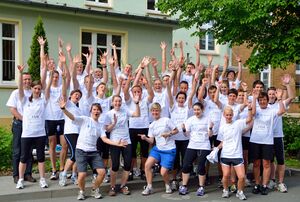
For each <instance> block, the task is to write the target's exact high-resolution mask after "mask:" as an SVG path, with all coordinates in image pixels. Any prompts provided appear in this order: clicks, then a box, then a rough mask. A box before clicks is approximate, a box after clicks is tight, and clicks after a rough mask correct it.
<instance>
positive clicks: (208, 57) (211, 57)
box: [207, 54, 213, 64]
mask: <svg viewBox="0 0 300 202" xmlns="http://www.w3.org/2000/svg"><path fill="white" fill-rule="evenodd" d="M212 60H213V56H212V55H210V54H209V55H207V61H208V64H211V62H212Z"/></svg>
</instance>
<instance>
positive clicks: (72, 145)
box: [65, 133, 78, 162]
mask: <svg viewBox="0 0 300 202" xmlns="http://www.w3.org/2000/svg"><path fill="white" fill-rule="evenodd" d="M65 138H66V141H67V143H68V146H69V150H70V153H71V156H70V160H71V161H73V162H75V161H76V158H75V150H76V144H77V139H78V134H76V133H72V134H65Z"/></svg>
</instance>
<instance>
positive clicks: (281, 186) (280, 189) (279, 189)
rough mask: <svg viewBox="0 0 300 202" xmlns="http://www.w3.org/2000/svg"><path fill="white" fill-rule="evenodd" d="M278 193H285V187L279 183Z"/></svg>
mask: <svg viewBox="0 0 300 202" xmlns="http://www.w3.org/2000/svg"><path fill="white" fill-rule="evenodd" d="M277 189H278V191H280V192H281V193H286V192H287V186H286V185H285V184H284V183H279V184H278V186H277Z"/></svg>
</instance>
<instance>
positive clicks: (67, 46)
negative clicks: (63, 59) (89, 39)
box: [66, 43, 72, 53]
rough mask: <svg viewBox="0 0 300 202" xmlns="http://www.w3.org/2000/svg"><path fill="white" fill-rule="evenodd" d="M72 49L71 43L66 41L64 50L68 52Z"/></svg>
mask: <svg viewBox="0 0 300 202" xmlns="http://www.w3.org/2000/svg"><path fill="white" fill-rule="evenodd" d="M71 50H72V44H71V43H67V44H66V51H67V52H68V53H69V52H71Z"/></svg>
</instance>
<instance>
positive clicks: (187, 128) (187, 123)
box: [184, 119, 191, 131]
mask: <svg viewBox="0 0 300 202" xmlns="http://www.w3.org/2000/svg"><path fill="white" fill-rule="evenodd" d="M190 122H191V121H190V119H188V120H186V122H185V123H184V125H185V129H186V131H191V124H190Z"/></svg>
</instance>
